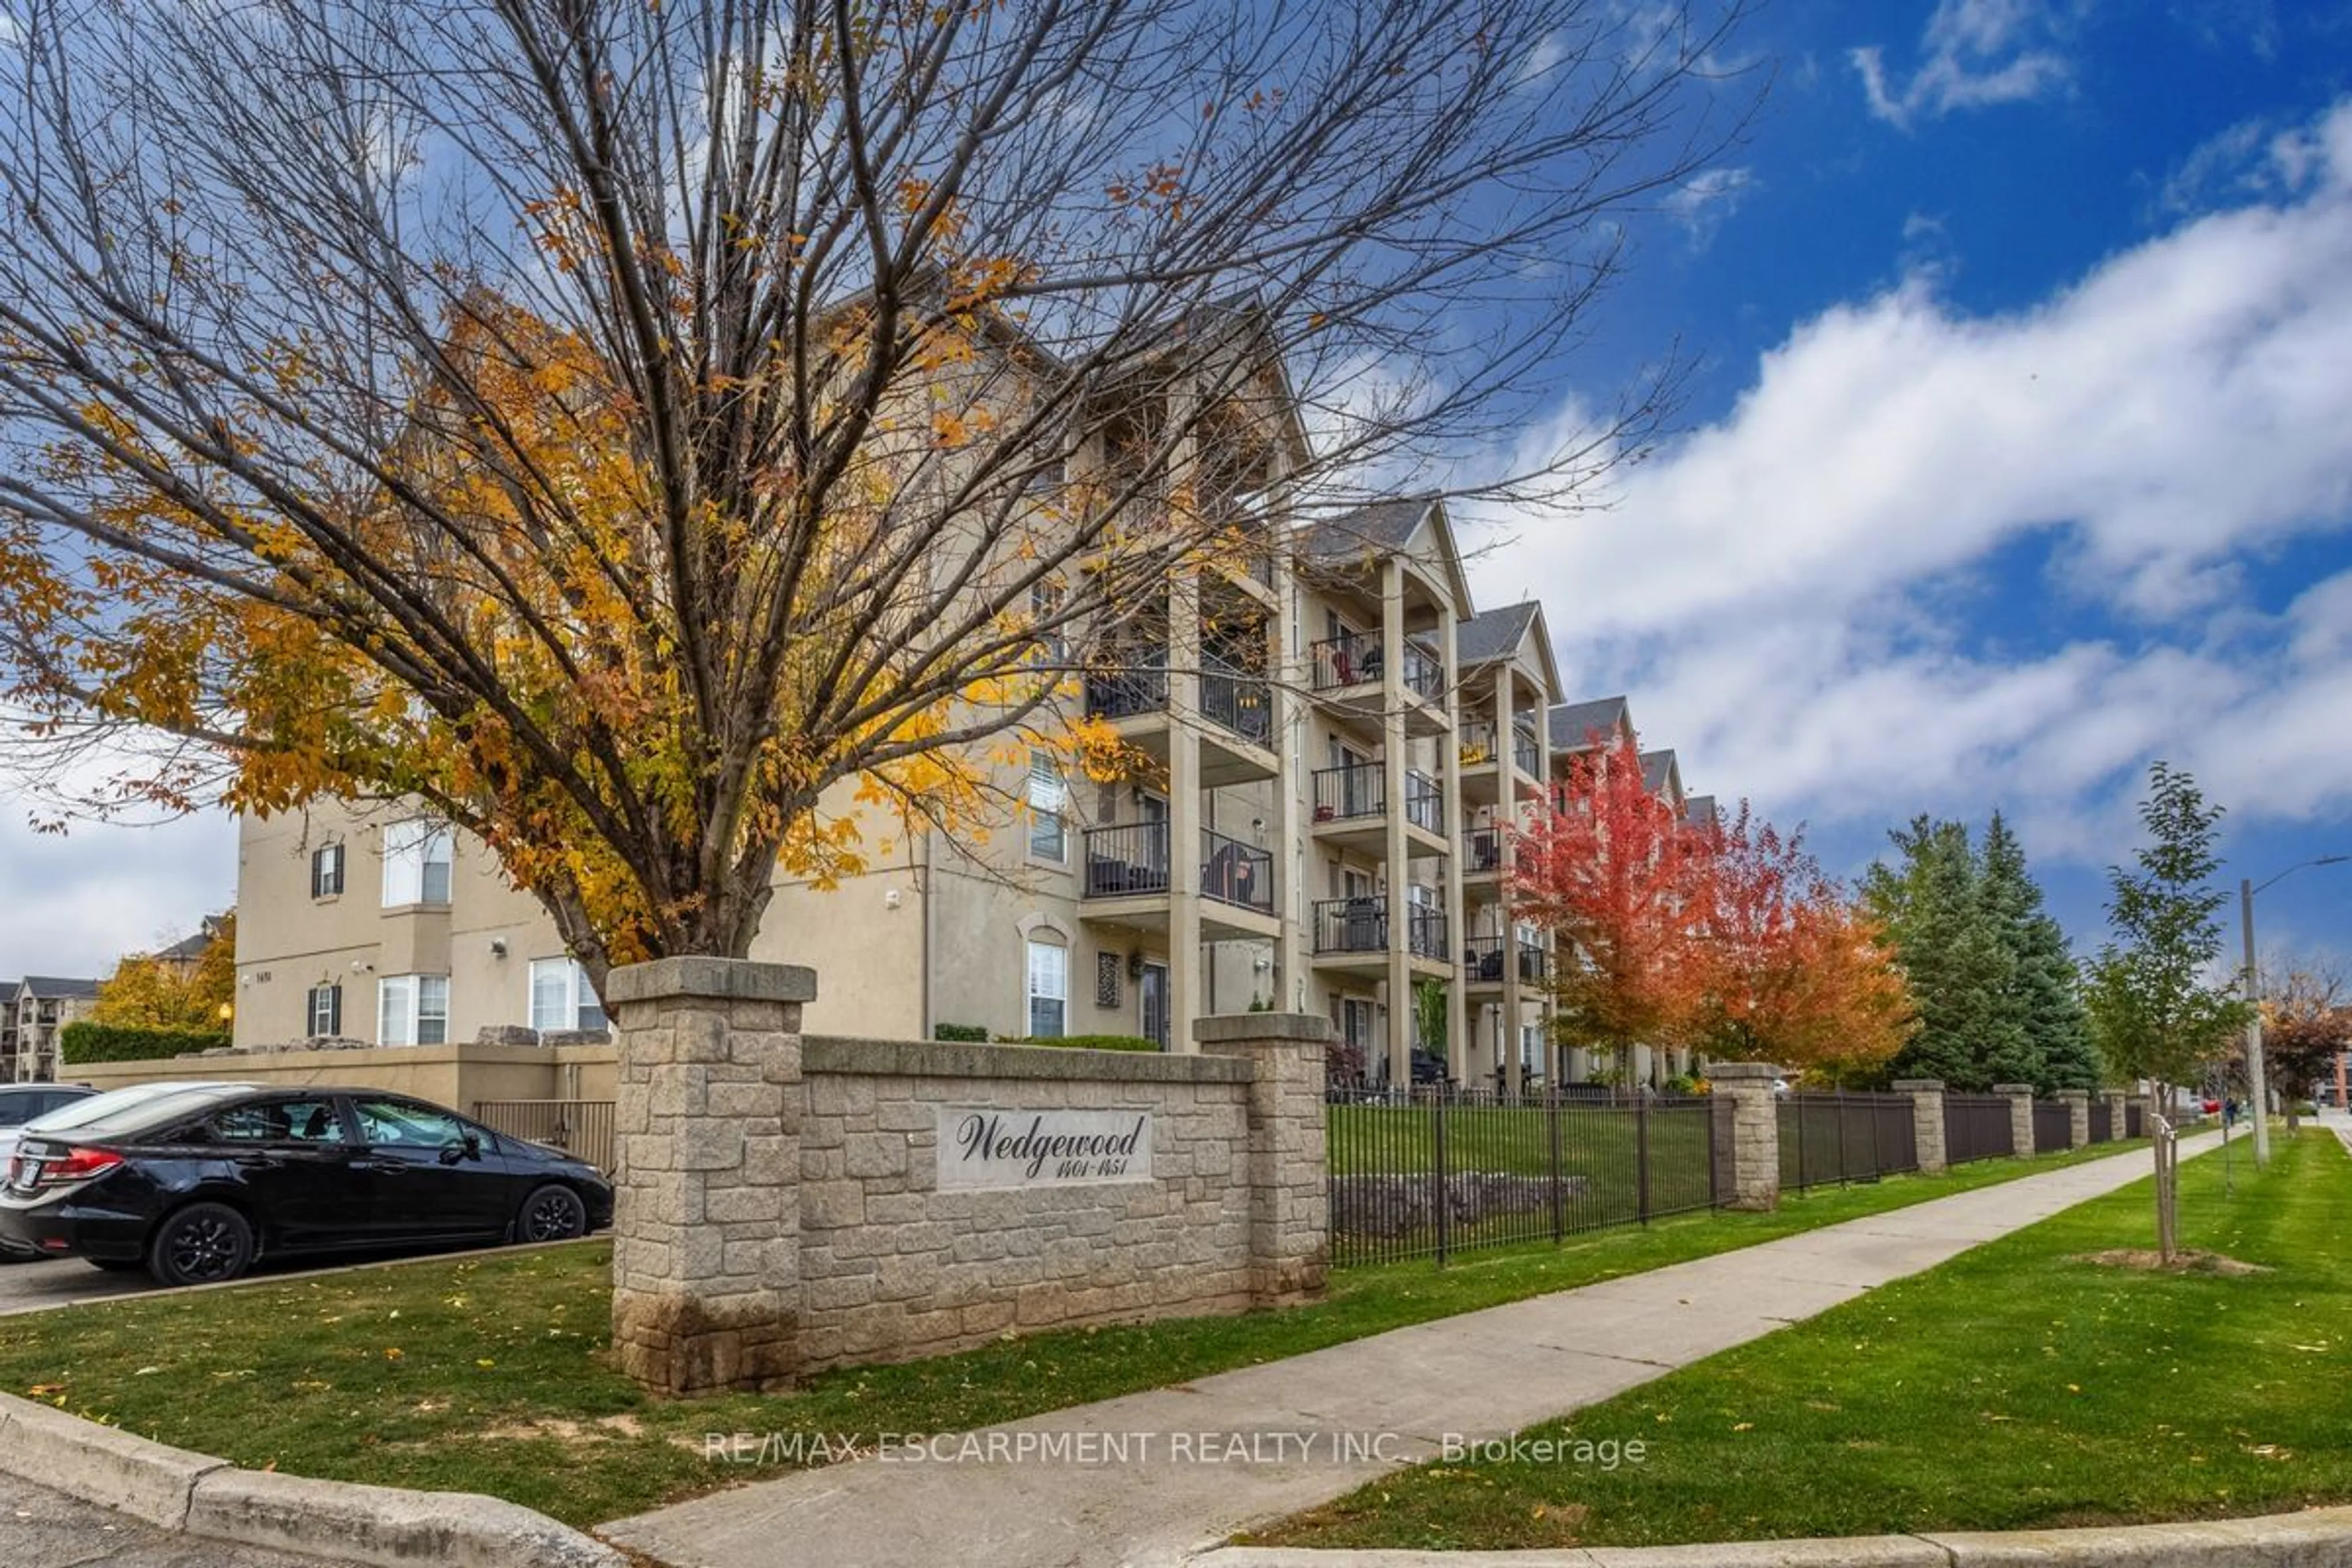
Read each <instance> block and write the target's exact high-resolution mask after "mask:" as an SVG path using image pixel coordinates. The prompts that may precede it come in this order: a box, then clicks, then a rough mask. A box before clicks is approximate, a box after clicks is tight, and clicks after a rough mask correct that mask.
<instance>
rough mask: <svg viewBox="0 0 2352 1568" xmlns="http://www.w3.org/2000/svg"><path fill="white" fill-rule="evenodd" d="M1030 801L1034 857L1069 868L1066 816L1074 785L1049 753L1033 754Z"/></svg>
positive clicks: (1030, 840)
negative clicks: (1063, 775)
mask: <svg viewBox="0 0 2352 1568" xmlns="http://www.w3.org/2000/svg"><path fill="white" fill-rule="evenodd" d="M1028 798H1029V812H1030V820H1029V854H1030V858H1033V859H1037V860H1047V861H1051V862H1052V863H1053V864H1055V865H1056V866H1066V865H1068V864H1069V860H1070V829H1069V824H1068V823H1066V821H1064V820H1063V817H1062V813H1063V812H1064V811H1065V810H1066V808H1067V807H1068V805H1069V800H1070V786H1069V783H1068V781H1067V780H1066V779H1064V778H1063V777H1062V770H1061V768H1060V767H1059V766H1057V765H1056V764H1055V762H1054V758H1053V754H1052V753H1051V752H1042V751H1038V750H1036V749H1034V748H1032V749H1031V751H1030V752H1029V794H1028Z"/></svg>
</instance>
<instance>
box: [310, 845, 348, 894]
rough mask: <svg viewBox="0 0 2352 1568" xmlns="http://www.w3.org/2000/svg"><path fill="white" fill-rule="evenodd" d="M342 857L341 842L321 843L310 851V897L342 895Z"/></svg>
mask: <svg viewBox="0 0 2352 1568" xmlns="http://www.w3.org/2000/svg"><path fill="white" fill-rule="evenodd" d="M344 859H345V858H344V854H343V847H342V846H341V844H321V845H320V846H319V847H317V848H316V849H313V850H311V851H310V896H311V897H312V898H314V899H335V898H341V896H342V892H343V868H344ZM330 868H331V869H330Z"/></svg>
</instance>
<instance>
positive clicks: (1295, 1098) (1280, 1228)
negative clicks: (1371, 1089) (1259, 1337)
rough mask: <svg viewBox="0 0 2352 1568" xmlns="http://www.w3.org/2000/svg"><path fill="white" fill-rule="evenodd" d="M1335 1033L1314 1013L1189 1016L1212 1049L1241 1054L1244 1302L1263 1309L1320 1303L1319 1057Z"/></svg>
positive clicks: (1324, 1175)
mask: <svg viewBox="0 0 2352 1568" xmlns="http://www.w3.org/2000/svg"><path fill="white" fill-rule="evenodd" d="M1333 1034H1334V1030H1333V1029H1332V1027H1331V1021H1330V1020H1329V1019H1328V1018H1321V1017H1318V1016H1315V1015H1314V1014H1312V1013H1229V1014H1222V1015H1219V1016H1215V1017H1210V1018H1199V1019H1195V1020H1194V1021H1193V1024H1192V1037H1193V1038H1194V1039H1195V1040H1196V1041H1198V1042H1199V1048H1200V1049H1201V1050H1202V1051H1204V1052H1207V1053H1209V1054H1211V1055H1214V1056H1221V1057H1242V1058H1246V1059H1247V1060H1248V1061H1249V1063H1250V1065H1251V1066H1252V1068H1255V1072H1256V1076H1255V1078H1253V1079H1251V1081H1250V1089H1249V1153H1248V1160H1249V1189H1250V1248H1249V1258H1250V1261H1249V1273H1250V1298H1251V1300H1252V1301H1253V1302H1255V1304H1256V1305H1258V1306H1261V1307H1289V1306H1296V1305H1297V1304H1299V1303H1300V1302H1303V1301H1319V1300H1322V1299H1323V1286H1324V1281H1325V1279H1326V1278H1327V1277H1328V1275H1329V1273H1330V1268H1331V1188H1330V1183H1329V1180H1328V1167H1327V1154H1326V1151H1325V1147H1324V1143H1325V1134H1326V1123H1325V1121H1324V1115H1325V1112H1324V1109H1323V1059H1324V1052H1325V1051H1326V1049H1328V1047H1329V1045H1330V1043H1331V1039H1332V1037H1333Z"/></svg>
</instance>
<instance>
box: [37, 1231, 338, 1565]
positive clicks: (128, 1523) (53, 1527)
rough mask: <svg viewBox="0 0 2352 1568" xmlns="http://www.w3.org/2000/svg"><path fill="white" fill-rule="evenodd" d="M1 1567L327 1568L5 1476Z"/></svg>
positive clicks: (311, 1560)
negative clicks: (160, 1525)
mask: <svg viewBox="0 0 2352 1568" xmlns="http://www.w3.org/2000/svg"><path fill="white" fill-rule="evenodd" d="M37 1267H41V1268H56V1267H58V1265H56V1264H43V1265H38V1266H37ZM73 1267H75V1268H80V1269H82V1271H83V1272H84V1273H90V1272H93V1270H91V1269H89V1268H87V1267H85V1266H83V1265H81V1264H75V1265H74V1266H73ZM0 1563H6V1564H7V1565H8V1568H84V1565H85V1564H86V1565H88V1568H99V1565H100V1564H105V1565H106V1568H324V1564H321V1563H319V1561H318V1560H317V1559H316V1558H310V1557H289V1556H288V1555H287V1554H286V1553H284V1552H264V1551H261V1550H260V1549H259V1548H257V1547H251V1546H231V1545H228V1544H226V1542H217V1541H204V1540H200V1539H198V1538H197V1537H195V1536H192V1535H174V1534H173V1533H171V1532H170V1531H162V1530H157V1529H155V1528H154V1527H153V1526H152V1525H146V1524H142V1523H140V1522H139V1521H136V1520H134V1519H131V1518H129V1517H128V1516H126V1515H123V1514H119V1513H115V1512H112V1511H110V1510H107V1509H102V1508H93V1507H92V1506H91V1505H89V1503H86V1502H76V1501H74V1500H72V1499H71V1498H68V1497H63V1496H60V1495H59V1494H58V1493H56V1492H53V1491H47V1490H45V1489H42V1488H40V1487H37V1486H33V1485H30V1484H29V1483H27V1482H25V1481H20V1480H18V1479H16V1478H15V1477H14V1476H9V1475H0Z"/></svg>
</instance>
